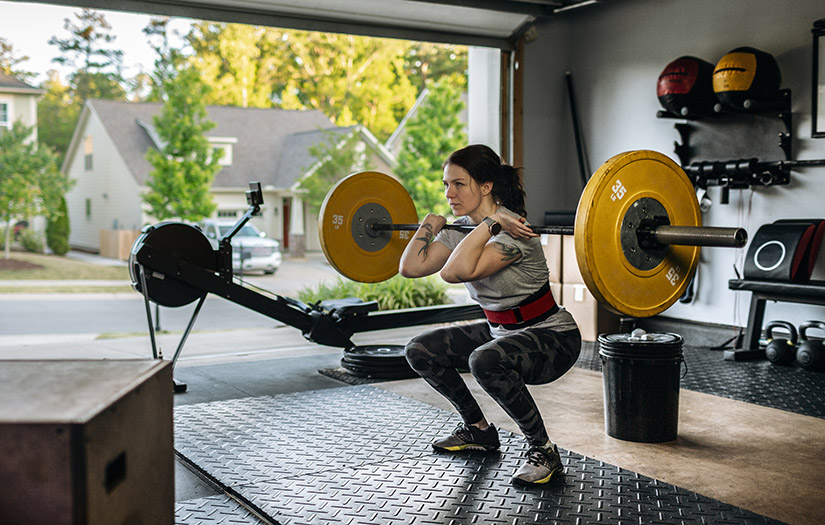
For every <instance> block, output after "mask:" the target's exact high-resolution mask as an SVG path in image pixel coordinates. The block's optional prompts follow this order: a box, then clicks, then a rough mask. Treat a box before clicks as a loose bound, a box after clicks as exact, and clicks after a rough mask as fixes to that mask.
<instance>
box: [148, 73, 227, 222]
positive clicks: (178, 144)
mask: <svg viewBox="0 0 825 525" xmlns="http://www.w3.org/2000/svg"><path fill="white" fill-rule="evenodd" d="M164 88H165V89H164V91H165V94H166V102H165V103H164V105H163V109H162V110H161V113H160V114H159V115H156V116H155V117H154V118H153V122H154V125H155V129H156V131H157V133H158V136H159V137H160V140H161V141H163V147H162V148H161V150H156V149H154V148H151V149H149V151H148V152H147V153H146V158H147V160H148V161H149V163H150V164H151V165H152V167H153V168H154V169H153V170H152V172H151V173H150V177H149V180H148V182H147V185H148V186H149V191H148V192H147V193H145V194H144V195H143V201H144V202H145V203H146V204H147V205H148V206H149V213H150V214H151V215H152V216H154V217H155V218H156V219H158V220H164V219H169V218H173V217H174V218H180V219H182V220H188V221H199V220H201V219H203V218H204V217H208V216H209V215H211V214H212V212H213V211H214V210H215V208H216V205H215V203H214V202H213V201H212V194H211V191H210V190H211V187H212V181H213V180H214V178H215V174H216V173H217V172H218V170H220V165H219V164H218V161H219V159H220V155H221V153H222V152H221V151H220V150H213V149H212V148H211V146H210V145H209V141H208V140H207V138H206V136H205V135H204V134H205V133H206V132H207V131H209V130H210V129H212V128H214V127H215V123H214V122H212V121H211V120H209V119H208V115H207V113H206V104H205V103H204V97H205V96H206V93H207V92H208V90H209V87H208V86H207V85H206V84H204V83H203V82H202V81H201V79H200V75H199V74H198V72H197V71H196V70H195V69H193V68H185V69H183V70H181V71H179V72H178V73H177V76H176V77H175V78H173V79H171V80H168V81H167V82H166V83H165V85H164Z"/></svg>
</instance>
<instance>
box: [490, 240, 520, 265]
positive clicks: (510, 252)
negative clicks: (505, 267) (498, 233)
mask: <svg viewBox="0 0 825 525" xmlns="http://www.w3.org/2000/svg"><path fill="white" fill-rule="evenodd" d="M496 248H498V251H499V253H501V260H502V261H514V260H516V259H518V258H519V257H521V250H519V249H518V248H517V247H515V246H509V245H507V244H504V243H503V242H496Z"/></svg>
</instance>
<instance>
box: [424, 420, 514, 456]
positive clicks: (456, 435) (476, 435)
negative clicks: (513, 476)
mask: <svg viewBox="0 0 825 525" xmlns="http://www.w3.org/2000/svg"><path fill="white" fill-rule="evenodd" d="M500 446H501V443H500V442H499V440H498V430H496V427H495V425H490V426H489V427H487V430H481V429H479V428H478V427H474V426H472V425H468V424H466V423H459V424H458V426H457V427H455V430H453V433H452V434H450V435H449V436H448V437H446V438H444V439H441V440H438V441H436V442H435V443H433V448H434V449H436V450H438V451H441V452H458V451H459V450H481V451H484V452H492V451H494V450H498V447H500Z"/></svg>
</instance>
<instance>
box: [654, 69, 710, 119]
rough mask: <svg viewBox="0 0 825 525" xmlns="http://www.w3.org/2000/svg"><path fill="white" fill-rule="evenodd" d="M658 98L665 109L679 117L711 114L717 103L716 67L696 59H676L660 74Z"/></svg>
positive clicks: (657, 87)
mask: <svg viewBox="0 0 825 525" xmlns="http://www.w3.org/2000/svg"><path fill="white" fill-rule="evenodd" d="M656 96H657V97H659V103H660V104H662V107H663V108H665V109H666V110H667V111H669V112H671V113H675V114H677V115H683V116H684V115H687V114H689V113H704V112H708V111H711V110H712V109H713V105H714V104H715V103H716V97H715V96H714V94H713V64H711V63H710V62H706V61H704V60H702V59H700V58H696V57H693V56H683V57H679V58H677V59H676V60H674V61H673V62H671V63H670V64H668V65H667V66H666V67H665V69H664V70H663V71H662V73H661V74H660V75H659V82H658V83H657V85H656Z"/></svg>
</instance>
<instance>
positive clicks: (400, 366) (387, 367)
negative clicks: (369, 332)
mask: <svg viewBox="0 0 825 525" xmlns="http://www.w3.org/2000/svg"><path fill="white" fill-rule="evenodd" d="M341 366H352V367H355V368H363V369H364V370H375V371H393V370H410V365H409V364H407V363H387V364H378V365H376V364H364V363H362V362H359V361H352V360H350V359H347V358H343V359H341Z"/></svg>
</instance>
